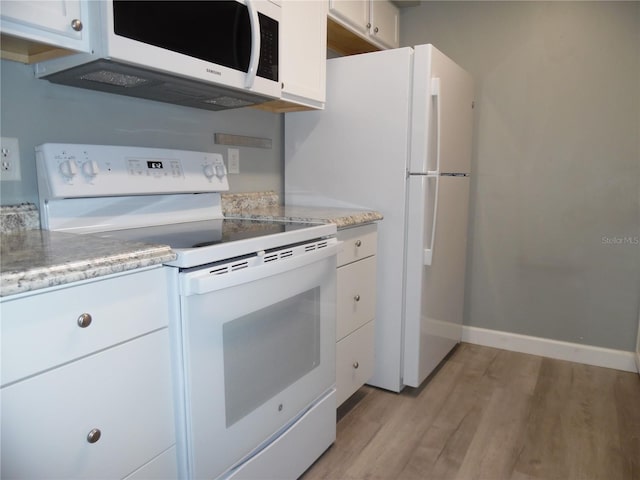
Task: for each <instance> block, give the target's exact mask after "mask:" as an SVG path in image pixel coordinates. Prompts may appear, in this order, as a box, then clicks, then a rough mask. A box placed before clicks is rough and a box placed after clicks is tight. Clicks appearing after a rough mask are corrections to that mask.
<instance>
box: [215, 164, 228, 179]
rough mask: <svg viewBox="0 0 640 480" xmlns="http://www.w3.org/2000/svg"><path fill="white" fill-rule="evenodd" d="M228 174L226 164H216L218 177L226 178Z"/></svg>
mask: <svg viewBox="0 0 640 480" xmlns="http://www.w3.org/2000/svg"><path fill="white" fill-rule="evenodd" d="M226 174H227V172H226V170H225V169H224V165H216V177H218V178H224V176H225V175H226Z"/></svg>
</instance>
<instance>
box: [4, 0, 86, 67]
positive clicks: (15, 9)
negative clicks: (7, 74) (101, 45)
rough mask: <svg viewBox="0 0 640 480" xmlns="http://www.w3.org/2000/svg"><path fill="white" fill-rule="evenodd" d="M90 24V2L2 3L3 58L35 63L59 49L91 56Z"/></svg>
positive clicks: (57, 52) (17, 0) (8, 0)
mask: <svg viewBox="0 0 640 480" xmlns="http://www.w3.org/2000/svg"><path fill="white" fill-rule="evenodd" d="M88 21H89V20H88V14H87V2H86V0H58V1H55V2H54V1H20V0H2V7H1V9H0V31H1V32H2V53H3V58H8V59H10V60H17V61H22V62H24V63H31V62H33V61H40V60H46V59H47V58H50V56H58V55H60V50H59V49H64V50H71V51H80V52H88V51H89V50H90V47H89V35H88V33H87V32H88ZM56 49H58V50H56ZM51 52H55V53H51ZM48 55H49V56H48Z"/></svg>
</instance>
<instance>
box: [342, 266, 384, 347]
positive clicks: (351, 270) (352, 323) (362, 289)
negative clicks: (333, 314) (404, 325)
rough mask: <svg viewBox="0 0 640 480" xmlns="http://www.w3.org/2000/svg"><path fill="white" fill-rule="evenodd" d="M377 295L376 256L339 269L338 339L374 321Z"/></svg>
mask: <svg viewBox="0 0 640 480" xmlns="http://www.w3.org/2000/svg"><path fill="white" fill-rule="evenodd" d="M375 295H376V257H375V256H374V257H369V258H365V259H364V260H360V261H359V262H354V263H350V264H349V265H345V266H344V267H340V268H338V305H337V309H338V311H337V321H336V340H340V339H341V338H343V337H344V336H346V335H348V334H349V333H350V332H352V331H353V330H355V329H356V328H359V327H360V326H362V325H364V324H365V323H366V322H368V321H370V320H372V319H373V317H374V316H375V311H376V299H375Z"/></svg>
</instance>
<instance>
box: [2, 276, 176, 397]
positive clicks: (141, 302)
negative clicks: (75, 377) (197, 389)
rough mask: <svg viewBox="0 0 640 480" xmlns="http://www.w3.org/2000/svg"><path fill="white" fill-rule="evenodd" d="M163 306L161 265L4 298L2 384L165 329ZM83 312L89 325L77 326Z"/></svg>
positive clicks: (165, 308)
mask: <svg viewBox="0 0 640 480" xmlns="http://www.w3.org/2000/svg"><path fill="white" fill-rule="evenodd" d="M168 310H169V307H168V300H167V277H166V274H165V271H164V269H162V268H158V269H153V270H147V271H144V272H137V273H134V274H130V275H122V276H119V277H115V278H114V277H112V278H109V279H107V280H101V281H97V282H92V283H86V284H81V285H77V286H73V287H69V288H62V289H60V290H55V291H49V292H46V293H41V294H36V295H33V296H29V297H22V298H18V299H15V300H5V301H3V302H2V303H0V312H1V314H2V322H1V323H0V334H1V336H2V338H1V339H0V341H1V345H2V378H1V384H2V385H6V384H8V383H11V382H14V381H16V380H19V379H21V378H24V377H27V376H29V375H33V374H35V373H38V372H41V371H44V370H47V369H49V368H52V367H55V366H57V365H62V364H64V363H66V362H69V361H71V360H74V359H77V358H80V357H82V356H85V355H88V354H90V353H93V352H95V351H98V350H101V349H103V348H107V347H109V346H111V345H115V344H117V343H120V342H123V341H125V340H128V339H130V338H133V337H136V336H138V335H142V334H144V333H147V332H150V331H152V330H156V329H158V328H162V327H165V326H167V325H168V318H169V312H168ZM84 313H87V314H89V315H91V323H90V325H89V326H87V327H85V328H81V327H80V326H79V324H78V318H79V317H80V315H82V314H84Z"/></svg>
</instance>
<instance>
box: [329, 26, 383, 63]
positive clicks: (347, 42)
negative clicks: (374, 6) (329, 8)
mask: <svg viewBox="0 0 640 480" xmlns="http://www.w3.org/2000/svg"><path fill="white" fill-rule="evenodd" d="M327 48H329V49H330V50H333V51H334V52H336V53H339V54H341V55H357V54H359V53H369V52H377V51H379V50H381V49H380V47H377V46H376V45H373V44H372V43H369V42H368V41H367V40H365V39H364V38H362V37H360V36H359V35H357V34H356V33H354V32H353V31H351V30H349V29H348V28H346V27H345V26H343V25H341V24H339V23H338V22H337V21H335V20H333V19H332V18H328V19H327Z"/></svg>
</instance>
